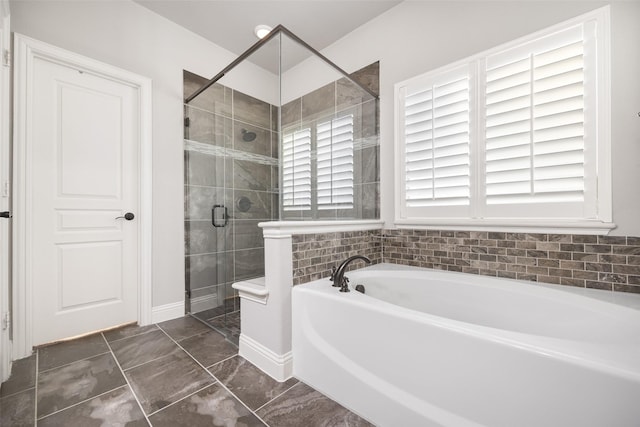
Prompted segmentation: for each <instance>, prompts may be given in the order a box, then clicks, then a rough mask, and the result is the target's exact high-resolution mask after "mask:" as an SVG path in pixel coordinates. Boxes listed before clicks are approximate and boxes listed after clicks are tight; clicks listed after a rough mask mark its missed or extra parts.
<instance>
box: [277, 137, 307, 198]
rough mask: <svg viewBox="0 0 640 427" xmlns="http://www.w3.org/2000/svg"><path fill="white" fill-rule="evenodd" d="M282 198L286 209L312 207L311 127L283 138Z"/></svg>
mask: <svg viewBox="0 0 640 427" xmlns="http://www.w3.org/2000/svg"><path fill="white" fill-rule="evenodd" d="M282 199H283V209H284V210H310V209H311V129H309V128H307V129H303V130H300V131H297V132H292V133H285V134H284V136H283V138H282Z"/></svg>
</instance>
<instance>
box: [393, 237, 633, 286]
mask: <svg viewBox="0 0 640 427" xmlns="http://www.w3.org/2000/svg"><path fill="white" fill-rule="evenodd" d="M382 241H383V245H382V246H383V254H382V258H383V260H384V262H390V263H395V264H404V265H413V266H418V267H426V268H435V269H439V270H448V271H458V272H463V273H472V274H481V275H485V276H496V277H507V278H512V279H521V280H530V281H534V282H543V283H553V284H560V285H568V286H578V287H583V288H585V287H586V288H596V289H606V290H610V291H617V292H633V293H640V237H625V236H591V235H571V234H524V233H497V232H495V233H494V232H476V231H440V230H383V237H382Z"/></svg>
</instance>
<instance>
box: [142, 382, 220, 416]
mask: <svg viewBox="0 0 640 427" xmlns="http://www.w3.org/2000/svg"><path fill="white" fill-rule="evenodd" d="M217 382H218V381H214V382H212V383H211V384H207V385H205V386H204V387H202V388H200V389H198V390H196V391H194V392H193V393H190V394H188V395H186V396H185V397H183V398H181V399H178V400H176V401H175V402H171V403H169V404H168V405H167V406H163V407H162V408H160V409H156V410H155V411H153V412H151V413H150V414H149V416H150V417H152V416H154V415H155V414H157V413H158V412H162V411H164V410H165V409H167V408H170V407H172V406H173V405H175V404H176V403H180V402H182V401H183V400H185V399H188V398H190V397H191V396H193V395H195V394H198V393H200V392H201V391H202V390H206V389H208V388H209V387H211V386H212V385H216V383H217Z"/></svg>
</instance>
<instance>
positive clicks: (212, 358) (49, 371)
mask: <svg viewBox="0 0 640 427" xmlns="http://www.w3.org/2000/svg"><path fill="white" fill-rule="evenodd" d="M237 320H238V321H239V317H238V319H237ZM238 326H239V325H238ZM228 330H229V331H230V332H231V331H232V327H229V328H228ZM238 330H239V327H238ZM234 332H235V331H234ZM237 353H238V349H237V347H236V346H235V345H233V344H231V343H230V342H229V341H228V340H227V339H225V337H224V336H223V335H222V334H220V333H219V332H217V331H214V330H212V329H210V328H209V327H207V326H206V325H204V324H203V323H201V322H200V321H198V320H196V319H194V318H192V317H183V318H179V319H175V320H170V321H168V322H163V323H159V324H157V325H150V326H144V327H138V326H127V327H124V328H121V329H117V330H113V331H108V332H104V333H98V334H95V335H91V336H88V337H84V338H80V339H77V340H74V341H68V342H64V343H60V344H55V345H52V346H49V347H44V348H40V349H39V350H38V351H37V352H35V354H34V355H32V356H30V357H28V358H25V359H22V360H18V361H16V362H14V364H13V369H12V375H11V377H10V378H9V380H8V381H6V382H5V383H3V384H2V387H0V425H1V426H34V425H38V426H65V427H74V426H77V427H91V426H127V427H131V426H138V425H139V426H148V425H152V426H172V427H175V426H189V427H197V426H212V425H213V426H225V427H230V426H247V427H248V426H265V425H266V426H272V427H276V426H291V427H314V426H318V427H334V426H336V427H337V426H370V425H371V424H369V423H368V422H366V421H365V420H363V419H362V418H360V417H358V416H357V415H355V414H353V413H352V412H350V411H349V410H347V409H345V408H344V407H342V406H340V405H339V404H338V403H336V402H334V401H332V400H331V399H329V398H327V397H326V396H324V395H322V394H321V393H319V392H317V391H316V390H314V389H313V388H311V387H309V386H307V385H306V384H303V383H301V382H299V381H297V380H296V379H293V378H292V379H290V380H288V381H286V382H284V383H279V382H277V381H275V380H273V379H272V378H271V377H269V376H267V375H266V374H264V373H263V372H262V371H260V370H259V369H258V368H256V367H255V366H253V365H252V364H251V363H249V362H248V361H246V360H245V359H243V358H242V357H240V356H238V354H237Z"/></svg>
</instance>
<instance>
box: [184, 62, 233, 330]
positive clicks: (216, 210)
mask: <svg viewBox="0 0 640 427" xmlns="http://www.w3.org/2000/svg"><path fill="white" fill-rule="evenodd" d="M184 77H185V79H184V81H185V95H187V94H189V93H191V92H193V91H194V90H196V89H197V88H199V87H201V86H202V84H204V83H205V82H206V79H204V78H202V77H200V76H197V75H195V74H192V73H188V72H185V75H184ZM184 108H185V127H184V129H185V139H184V168H185V293H186V311H187V313H190V314H191V315H192V316H194V317H196V318H198V319H200V320H202V321H204V322H207V323H209V324H210V325H216V324H217V325H218V326H219V327H224V326H226V325H225V323H226V315H227V314H229V313H233V312H234V311H236V310H237V309H238V308H239V307H236V301H235V298H234V295H233V290H232V288H231V283H232V280H233V275H232V273H233V253H232V249H233V247H232V243H233V241H232V234H231V230H232V223H231V215H232V212H231V209H230V201H231V198H232V192H231V190H230V188H229V176H230V175H231V174H232V164H231V162H230V160H229V158H228V157H229V155H228V154H229V153H228V150H229V147H230V145H231V141H232V137H233V135H232V132H233V127H232V123H231V122H232V117H231V113H232V111H231V91H230V90H229V89H227V88H225V87H222V86H220V85H215V86H212V87H210V88H209V89H207V91H206V92H204V93H202V94H201V95H200V96H199V97H198V98H197V99H195V100H194V101H193V102H191V103H189V104H188V105H187V104H185V107H184Z"/></svg>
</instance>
